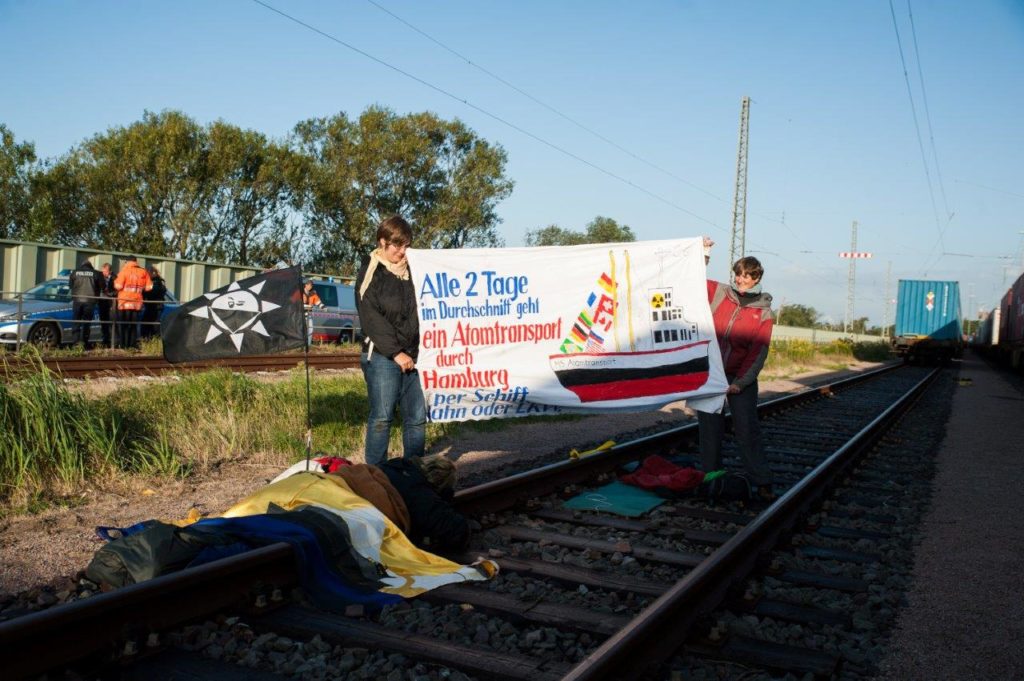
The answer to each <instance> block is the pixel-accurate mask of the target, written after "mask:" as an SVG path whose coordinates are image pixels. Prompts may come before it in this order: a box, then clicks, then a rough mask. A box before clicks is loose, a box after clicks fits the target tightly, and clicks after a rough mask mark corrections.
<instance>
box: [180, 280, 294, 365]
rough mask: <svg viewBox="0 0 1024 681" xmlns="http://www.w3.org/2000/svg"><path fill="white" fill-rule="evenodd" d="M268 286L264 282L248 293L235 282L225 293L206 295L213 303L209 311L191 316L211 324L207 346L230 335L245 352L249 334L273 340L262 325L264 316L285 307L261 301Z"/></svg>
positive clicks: (237, 346)
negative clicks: (244, 342) (243, 345)
mask: <svg viewBox="0 0 1024 681" xmlns="http://www.w3.org/2000/svg"><path fill="white" fill-rule="evenodd" d="M265 283H266V281H261V282H259V283H257V284H254V285H253V286H252V287H250V288H248V289H243V288H242V287H241V286H239V285H238V282H237V281H236V282H232V283H231V285H230V286H229V287H228V290H227V291H225V292H224V293H220V294H218V293H204V294H203V295H205V296H206V297H207V298H208V299H209V300H210V303H209V304H208V305H207V306H206V307H200V308H197V309H195V310H192V311H190V312H189V314H190V315H194V316H196V317H202V318H203V319H209V320H210V330H209V331H207V332H206V340H204V341H203V343H204V344H205V343H209V342H210V341H212V340H213V339H214V338H217V337H218V336H220V335H221V334H224V333H226V334H227V335H228V337H230V338H231V342H232V343H234V344H235V349H236V350H237V351H239V352H241V351H242V340H243V338H245V334H246V332H247V331H252V332H253V333H258V334H260V335H261V336H269V335H270V334H269V333H267V330H266V329H265V328H264V327H263V322H261V321H260V315H262V314H263V313H264V312H270V311H271V310H276V309H277V308H279V307H281V306H280V305H278V304H277V303H271V302H269V301H266V300H260V298H259V294H260V291H261V290H262V289H263V284H265Z"/></svg>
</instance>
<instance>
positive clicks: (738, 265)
mask: <svg viewBox="0 0 1024 681" xmlns="http://www.w3.org/2000/svg"><path fill="white" fill-rule="evenodd" d="M744 272H745V273H747V274H749V275H750V276H752V277H753V278H754V279H757V280H758V281H760V280H761V277H763V276H764V267H762V266H761V261H760V260H758V259H757V258H755V257H754V256H752V255H748V256H747V257H745V258H740V259H739V260H737V261H736V262H735V263H734V264H733V266H732V273H733V274H735V275H736V276H739V275H741V274H743V273H744Z"/></svg>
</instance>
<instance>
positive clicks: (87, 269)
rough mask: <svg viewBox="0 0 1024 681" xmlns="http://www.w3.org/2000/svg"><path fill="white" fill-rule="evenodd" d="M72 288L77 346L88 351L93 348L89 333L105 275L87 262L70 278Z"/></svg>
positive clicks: (72, 306) (72, 310) (72, 308)
mask: <svg viewBox="0 0 1024 681" xmlns="http://www.w3.org/2000/svg"><path fill="white" fill-rule="evenodd" d="M68 283H69V284H70V286H71V312H72V315H73V316H74V320H75V329H74V333H75V344H78V343H81V344H82V345H83V346H85V349H86V350H89V349H91V348H92V345H91V344H90V343H89V332H90V329H91V327H92V316H93V313H94V312H95V311H96V301H97V300H98V299H99V297H100V291H101V290H103V275H102V274H100V273H99V272H97V271H96V270H95V269H93V266H92V263H91V262H89V261H88V260H86V261H85V262H83V263H82V264H81V265H79V266H78V269H77V270H75V271H73V272H72V273H71V275H70V276H69V277H68Z"/></svg>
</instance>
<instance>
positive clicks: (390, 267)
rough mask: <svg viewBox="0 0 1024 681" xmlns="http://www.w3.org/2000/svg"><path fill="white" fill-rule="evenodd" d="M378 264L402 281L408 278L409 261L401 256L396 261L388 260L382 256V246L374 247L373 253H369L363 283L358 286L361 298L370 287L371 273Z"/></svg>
mask: <svg viewBox="0 0 1024 681" xmlns="http://www.w3.org/2000/svg"><path fill="white" fill-rule="evenodd" d="M378 265H383V266H384V268H385V269H387V271H388V272H390V273H391V274H393V275H395V276H396V277H398V278H399V279H401V280H402V281H406V280H408V279H409V261H408V260H406V259H405V256H402V259H401V260H399V261H398V262H396V263H392V262H389V261H388V260H387V259H386V258H385V257H384V249H383V248H375V249H374V250H373V253H370V263H369V265H367V266H366V276H364V277H363V283H362V285H361V286H360V287H359V297H360V298H362V297H363V296H364V295H366V289H368V288H369V287H370V282H371V281H372V280H373V273H374V271H376V269H377V266H378Z"/></svg>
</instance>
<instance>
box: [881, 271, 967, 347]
mask: <svg viewBox="0 0 1024 681" xmlns="http://www.w3.org/2000/svg"><path fill="white" fill-rule="evenodd" d="M963 326H964V325H963V317H962V316H961V314H960V284H959V283H958V282H955V281H929V280H924V279H900V282H899V289H898V292H897V295H896V327H895V329H894V330H893V336H892V351H893V353H894V354H896V355H897V356H898V357H902V358H903V361H905V362H915V361H920V362H943V363H945V362H949V361H951V360H952V359H954V358H960V357H962V356H963V351H964V341H963Z"/></svg>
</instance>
